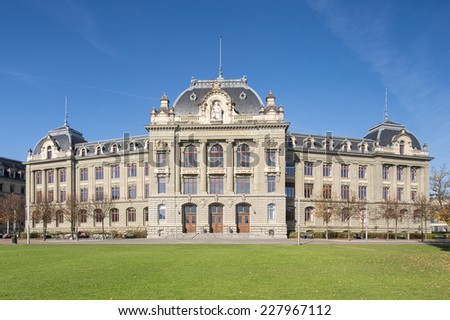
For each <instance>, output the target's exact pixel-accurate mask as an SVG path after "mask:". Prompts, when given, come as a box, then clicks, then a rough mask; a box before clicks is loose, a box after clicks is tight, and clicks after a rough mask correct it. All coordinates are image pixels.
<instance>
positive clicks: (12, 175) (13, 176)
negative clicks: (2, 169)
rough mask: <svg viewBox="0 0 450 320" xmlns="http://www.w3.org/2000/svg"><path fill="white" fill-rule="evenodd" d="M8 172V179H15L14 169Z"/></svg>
mask: <svg viewBox="0 0 450 320" xmlns="http://www.w3.org/2000/svg"><path fill="white" fill-rule="evenodd" d="M8 171H9V177H10V178H12V179H15V178H16V169H8Z"/></svg>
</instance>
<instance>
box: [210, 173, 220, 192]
mask: <svg viewBox="0 0 450 320" xmlns="http://www.w3.org/2000/svg"><path fill="white" fill-rule="evenodd" d="M209 193H210V194H222V193H223V177H209Z"/></svg>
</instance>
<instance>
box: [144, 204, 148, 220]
mask: <svg viewBox="0 0 450 320" xmlns="http://www.w3.org/2000/svg"><path fill="white" fill-rule="evenodd" d="M143 215H144V223H146V222H148V207H145V208H144V212H143Z"/></svg>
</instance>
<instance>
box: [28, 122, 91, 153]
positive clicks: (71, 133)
mask: <svg viewBox="0 0 450 320" xmlns="http://www.w3.org/2000/svg"><path fill="white" fill-rule="evenodd" d="M48 137H50V138H51V139H52V140H53V141H55V143H56V144H57V146H58V148H59V150H60V151H68V150H69V149H70V148H72V149H73V148H74V146H75V144H77V143H81V142H86V140H85V139H84V137H83V134H82V133H81V132H79V131H77V130H75V129H73V128H71V127H69V125H67V124H64V125H63V126H61V127H58V128H55V129H53V130H50V131H49V132H48V133H47V135H46V136H45V137H43V138H42V139H41V140H39V142H38V143H37V144H36V146H35V147H34V151H33V154H39V153H40V152H41V148H42V145H43V144H44V141H45V140H46V139H47V138H48Z"/></svg>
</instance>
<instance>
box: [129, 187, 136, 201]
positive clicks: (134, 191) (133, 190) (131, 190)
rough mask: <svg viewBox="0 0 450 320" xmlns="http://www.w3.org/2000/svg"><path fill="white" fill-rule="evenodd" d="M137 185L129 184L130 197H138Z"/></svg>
mask: <svg viewBox="0 0 450 320" xmlns="http://www.w3.org/2000/svg"><path fill="white" fill-rule="evenodd" d="M136 196H137V194H136V185H135V184H130V185H129V186H128V199H136Z"/></svg>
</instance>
